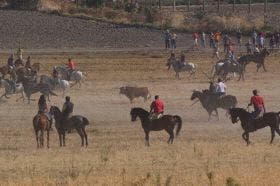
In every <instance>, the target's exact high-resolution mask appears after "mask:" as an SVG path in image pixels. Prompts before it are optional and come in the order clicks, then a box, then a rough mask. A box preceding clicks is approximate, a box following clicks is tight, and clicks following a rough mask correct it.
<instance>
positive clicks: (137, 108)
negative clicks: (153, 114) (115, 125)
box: [131, 107, 149, 115]
mask: <svg viewBox="0 0 280 186" xmlns="http://www.w3.org/2000/svg"><path fill="white" fill-rule="evenodd" d="M131 112H138V113H139V112H140V113H144V114H147V115H149V112H148V111H146V110H145V109H143V108H140V107H134V108H132V109H131Z"/></svg>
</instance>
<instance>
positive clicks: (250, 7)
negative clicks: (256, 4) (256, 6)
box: [249, 0, 252, 13]
mask: <svg viewBox="0 0 280 186" xmlns="http://www.w3.org/2000/svg"><path fill="white" fill-rule="evenodd" d="M251 4H252V2H251V0H249V13H251Z"/></svg>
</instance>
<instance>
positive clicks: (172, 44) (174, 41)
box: [171, 32, 177, 50]
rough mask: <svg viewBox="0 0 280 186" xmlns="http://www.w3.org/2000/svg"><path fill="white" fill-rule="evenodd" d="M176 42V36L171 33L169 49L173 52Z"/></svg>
mask: <svg viewBox="0 0 280 186" xmlns="http://www.w3.org/2000/svg"><path fill="white" fill-rule="evenodd" d="M176 40H177V35H176V34H175V32H173V33H172V36H171V48H172V49H173V50H174V49H176Z"/></svg>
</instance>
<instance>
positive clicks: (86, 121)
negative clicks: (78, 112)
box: [83, 117, 89, 125]
mask: <svg viewBox="0 0 280 186" xmlns="http://www.w3.org/2000/svg"><path fill="white" fill-rule="evenodd" d="M83 123H84V125H89V121H88V119H87V118H86V117H83Z"/></svg>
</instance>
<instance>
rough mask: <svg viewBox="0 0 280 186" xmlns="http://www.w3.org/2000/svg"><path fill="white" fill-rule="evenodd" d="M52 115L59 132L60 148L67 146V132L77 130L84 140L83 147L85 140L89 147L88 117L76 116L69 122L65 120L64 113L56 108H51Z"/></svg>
mask: <svg viewBox="0 0 280 186" xmlns="http://www.w3.org/2000/svg"><path fill="white" fill-rule="evenodd" d="M50 114H51V115H53V116H54V119H55V128H56V130H57V132H58V136H59V142H60V146H62V145H63V146H65V132H66V131H68V130H71V129H76V130H77V132H78V134H79V135H80V137H81V140H82V146H84V139H85V141H86V146H88V138H87V133H86V130H85V127H86V125H88V124H89V121H88V119H87V118H86V117H83V116H80V115H75V116H72V117H70V118H69V119H67V120H64V115H63V113H62V112H61V111H60V110H59V108H58V107H56V106H51V108H50Z"/></svg>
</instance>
